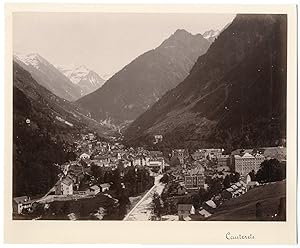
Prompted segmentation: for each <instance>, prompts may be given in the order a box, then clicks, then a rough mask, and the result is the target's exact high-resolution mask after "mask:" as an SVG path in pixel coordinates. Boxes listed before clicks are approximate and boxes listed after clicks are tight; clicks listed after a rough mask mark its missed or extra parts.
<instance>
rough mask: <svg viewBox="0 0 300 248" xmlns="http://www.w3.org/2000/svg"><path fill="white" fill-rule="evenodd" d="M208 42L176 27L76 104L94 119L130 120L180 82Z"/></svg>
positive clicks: (204, 49)
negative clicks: (152, 47) (154, 46)
mask: <svg viewBox="0 0 300 248" xmlns="http://www.w3.org/2000/svg"><path fill="white" fill-rule="evenodd" d="M209 45H210V43H209V42H208V41H207V40H206V39H204V38H203V37H202V35H200V34H198V35H192V34H190V33H188V32H187V31H185V30H177V31H176V32H175V33H174V34H173V35H171V36H170V37H169V38H168V39H167V40H165V41H164V42H163V43H162V44H161V45H160V46H159V47H157V48H156V49H153V50H150V51H148V52H146V53H144V54H142V55H141V56H139V57H138V58H136V59H135V60H133V61H132V62H131V63H130V64H128V65H127V66H125V67H124V68H123V69H122V70H121V71H119V72H118V73H116V74H115V75H114V76H113V77H111V78H110V79H109V80H108V81H106V82H105V84H104V85H103V86H102V87H101V88H100V89H98V90H96V91H95V92H93V93H91V94H89V95H87V96H85V97H83V98H81V99H79V100H78V103H79V104H80V105H81V106H82V107H84V108H86V109H87V110H88V111H90V113H91V116H92V117H93V118H95V119H97V120H101V121H103V120H107V121H109V120H111V121H112V122H113V123H119V124H120V123H124V122H126V121H132V120H134V119H135V118H136V117H137V116H138V115H140V114H141V113H143V112H144V111H145V110H146V109H148V108H149V107H150V106H151V105H152V104H153V103H154V102H156V101H157V100H158V99H159V98H160V97H161V96H162V95H163V94H164V93H165V92H166V91H167V90H169V89H171V88H173V87H175V86H176V85H177V84H178V83H179V82H181V81H182V80H183V79H184V78H185V77H186V76H187V75H188V73H189V71H190V69H191V68H192V66H193V65H194V63H195V62H196V60H197V58H198V57H199V56H200V55H202V54H204V53H205V52H206V51H207V49H208V47H209Z"/></svg>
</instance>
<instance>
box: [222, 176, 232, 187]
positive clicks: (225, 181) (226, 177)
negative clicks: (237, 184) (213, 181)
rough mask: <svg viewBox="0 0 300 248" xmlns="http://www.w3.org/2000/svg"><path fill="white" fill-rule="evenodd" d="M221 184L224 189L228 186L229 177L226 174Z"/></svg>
mask: <svg viewBox="0 0 300 248" xmlns="http://www.w3.org/2000/svg"><path fill="white" fill-rule="evenodd" d="M223 186H224V188H225V189H227V188H229V187H230V177H229V176H228V175H226V176H225V178H224V181H223Z"/></svg>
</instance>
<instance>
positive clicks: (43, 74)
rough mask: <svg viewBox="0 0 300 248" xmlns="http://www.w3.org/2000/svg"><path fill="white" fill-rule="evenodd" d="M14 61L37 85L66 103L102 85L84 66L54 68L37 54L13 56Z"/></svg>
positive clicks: (97, 76) (98, 78) (99, 78)
mask: <svg viewBox="0 0 300 248" xmlns="http://www.w3.org/2000/svg"><path fill="white" fill-rule="evenodd" d="M14 60H15V61H17V62H18V63H19V65H21V66H22V67H23V68H24V69H25V70H27V71H29V72H30V73H31V75H32V77H33V78H34V79H35V80H36V81H38V83H39V84H41V85H42V86H44V87H46V88H47V89H48V90H50V91H51V92H52V93H54V94H55V95H57V96H59V97H61V98H64V99H66V100H68V101H75V100H77V99H79V98H80V97H82V96H84V95H86V94H89V93H91V92H93V91H94V90H96V89H98V88H99V87H101V86H102V85H103V83H104V79H102V78H101V77H100V76H99V75H98V74H97V73H96V72H94V71H92V70H89V69H87V68H86V67H84V66H56V67H55V66H54V65H53V64H51V63H50V62H49V61H47V60H46V59H45V58H43V57H42V56H41V55H39V54H37V53H31V54H15V55H14Z"/></svg>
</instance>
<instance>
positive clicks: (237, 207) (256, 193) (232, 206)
mask: <svg viewBox="0 0 300 248" xmlns="http://www.w3.org/2000/svg"><path fill="white" fill-rule="evenodd" d="M285 196H286V182H285V181H281V182H274V183H270V184H267V185H262V186H259V187H257V188H254V189H251V190H249V191H248V192H247V193H246V194H244V195H242V196H240V197H238V198H235V199H230V200H228V201H226V202H224V203H223V205H221V206H220V207H219V208H218V209H217V210H216V212H215V213H214V214H213V215H212V216H210V217H209V218H207V220H219V221H230V220H231V221H246V220H249V221H251V220H253V221H255V220H256V214H255V212H256V207H255V205H256V203H257V202H260V203H261V204H262V211H263V215H264V217H265V218H264V219H266V220H268V219H270V216H272V215H274V214H275V213H276V212H277V210H278V205H279V200H280V198H281V197H285Z"/></svg>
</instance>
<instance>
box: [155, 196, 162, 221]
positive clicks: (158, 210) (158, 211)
mask: <svg viewBox="0 0 300 248" xmlns="http://www.w3.org/2000/svg"><path fill="white" fill-rule="evenodd" d="M153 212H154V214H155V215H156V216H157V217H159V218H160V217H161V213H162V206H161V200H160V196H159V195H158V193H154V195H153Z"/></svg>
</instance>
